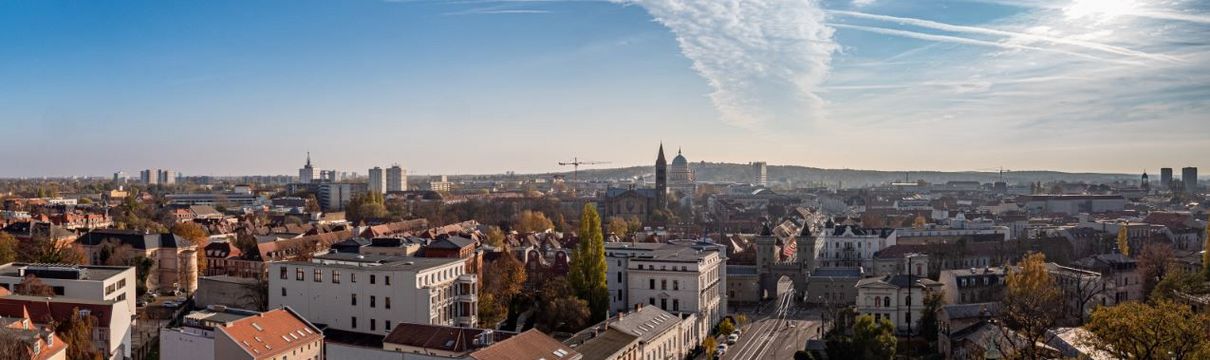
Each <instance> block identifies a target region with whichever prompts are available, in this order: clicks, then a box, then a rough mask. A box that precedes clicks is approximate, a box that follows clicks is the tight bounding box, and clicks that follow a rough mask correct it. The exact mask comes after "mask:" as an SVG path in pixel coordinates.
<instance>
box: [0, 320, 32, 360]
mask: <svg viewBox="0 0 1210 360" xmlns="http://www.w3.org/2000/svg"><path fill="white" fill-rule="evenodd" d="M20 331H21V330H19V329H13V328H5V327H0V354H4V356H2V358H4V359H6V360H30V359H32V357H31V354H33V349H31V348H30V347H29V345H28V344H29V343H27V342H26V340H27V339H28V338H27V337H26V336H25V335H24V334H21V333H20Z"/></svg>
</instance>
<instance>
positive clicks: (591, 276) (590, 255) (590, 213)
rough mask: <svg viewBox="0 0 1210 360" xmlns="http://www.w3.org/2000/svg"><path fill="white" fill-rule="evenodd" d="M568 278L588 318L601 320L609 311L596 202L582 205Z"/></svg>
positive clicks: (602, 243)
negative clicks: (578, 235)
mask: <svg viewBox="0 0 1210 360" xmlns="http://www.w3.org/2000/svg"><path fill="white" fill-rule="evenodd" d="M570 265H571V269H570V273H569V274H568V279H569V280H570V281H571V287H572V288H573V289H575V292H576V296H578V297H579V298H581V299H584V300H587V301H588V308H589V309H591V311H592V318H591V319H592V321H593V322H597V321H601V320H605V317H606V315H607V314H608V312H609V288H608V287H607V285H606V281H607V278H606V276H605V272H606V270H607V269H608V268H607V266H606V264H605V238H604V236H603V235H602V234H601V217H600V216H599V215H597V207H596V204H592V203H588V204H584V211H583V213H582V215H581V216H580V243H579V245H577V246H576V250H575V251H574V252H573V253H572V255H571V264H570Z"/></svg>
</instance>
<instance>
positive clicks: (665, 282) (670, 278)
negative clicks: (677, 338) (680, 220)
mask: <svg viewBox="0 0 1210 360" xmlns="http://www.w3.org/2000/svg"><path fill="white" fill-rule="evenodd" d="M605 254H606V264H607V271H606V275H607V277H608V279H607V286H608V289H609V294H610V309H611V310H612V311H614V312H620V311H626V310H627V309H630V308H632V307H634V306H635V305H639V304H644V305H647V306H652V307H658V308H660V309H662V310H664V311H667V312H670V313H673V314H694V315H696V318H697V324H695V326H694V333H695V335H694V336H695V337H698V338H702V337H705V336H706V334H707V333H708V332H709V331H710V329H711V328H713V327H714V325H716V324H718V322H719V321H722V317H723V313H724V312H725V311H726V308H727V304H726V301H727V299H726V296H725V295H726V294H727V282H726V281H725V279H726V278H727V274H726V272H727V270H726V269H727V266H726V255H725V248H723V247H722V246H720V245H717V244H714V243H710V242H691V241H685V242H675V241H673V242H668V243H606V244H605Z"/></svg>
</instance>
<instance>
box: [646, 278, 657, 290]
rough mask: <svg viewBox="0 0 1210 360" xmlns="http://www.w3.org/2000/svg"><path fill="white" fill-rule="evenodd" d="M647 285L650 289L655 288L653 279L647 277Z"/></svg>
mask: <svg viewBox="0 0 1210 360" xmlns="http://www.w3.org/2000/svg"><path fill="white" fill-rule="evenodd" d="M647 286H648V288H649V289H651V290H655V279H647Z"/></svg>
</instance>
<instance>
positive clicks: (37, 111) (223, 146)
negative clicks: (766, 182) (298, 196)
mask: <svg viewBox="0 0 1210 360" xmlns="http://www.w3.org/2000/svg"><path fill="white" fill-rule="evenodd" d="M675 4H676V3H675V2H671V1H659V0H636V1H616V2H610V1H520V0H489V1H348V2H328V1H303V2H290V3H285V2H261V3H245V2H212V3H207V4H205V5H204V6H203V5H201V4H195V3H188V2H177V1H167V2H159V1H157V2H147V1H128V2H117V3H113V2H109V3H71V2H60V1H41V2H2V3H0V30H3V31H0V43H4V44H6V45H9V46H5V47H2V48H0V76H3V77H4V78H6V79H8V80H7V81H6V82H5V83H4V84H3V85H0V119H4V120H3V122H4V124H5V128H6V129H7V130H8V131H7V133H9V134H19V136H9V137H6V139H5V140H4V141H5V143H6V148H7V149H9V150H10V151H5V152H3V153H0V161H2V162H4V163H6V164H8V166H6V167H5V169H4V170H2V171H0V177H37V176H71V175H91V176H105V175H106V174H111V173H112V172H114V171H118V170H121V171H126V172H127V173H128V174H135V173H137V171H139V170H142V169H147V168H165V169H173V170H174V171H179V172H181V173H184V174H187V175H243V174H286V175H288V174H295V173H296V171H297V168H298V167H299V166H300V165H301V164H302V162H303V160H304V159H303V157H304V155H303V154H304V153H305V152H306V151H311V152H312V153H313V154H315V158H316V159H315V162H316V164H317V165H316V166H317V167H319V168H323V169H337V170H342V171H350V172H358V173H359V174H364V173H365V172H366V170H367V169H369V168H371V167H374V166H388V165H390V164H393V163H400V164H401V165H403V167H404V168H406V169H408V172H409V173H410V174H496V173H504V172H507V171H516V172H518V173H544V172H563V171H566V170H570V169H566V168H563V167H560V166H558V165H557V162H559V161H567V160H569V159H572V158H573V157H579V158H581V159H591V160H599V161H610V162H612V163H613V164H612V165H608V166H607V167H622V166H640V165H645V164H648V163H650V161H651V159H652V158H653V157H654V151H653V150H652V149H654V148H655V146H656V144H658V143H660V142H661V141H662V142H663V143H664V144H665V145H666V146H669V147H670V148H673V149H675V148H677V147H680V148H683V149H684V151H685V156H686V157H688V158H689V160H690V162H691V163H692V162H697V161H711V162H731V163H747V162H750V161H767V162H769V163H770V164H771V165H782V164H793V165H801V166H809V167H818V168H829V169H837V168H850V169H870V170H887V171H900V170H941V171H960V170H975V169H990V168H997V167H1000V166H1003V167H1005V168H1010V169H1019V170H1056V171H1067V172H1108V173H1126V174H1134V173H1140V172H1142V171H1144V170H1146V171H1148V173H1152V174H1153V176H1154V173H1155V172H1158V169H1159V168H1160V167H1173V168H1178V169H1179V168H1181V167H1185V166H1195V167H1201V168H1206V167H1210V163H1207V162H1206V160H1205V158H1204V154H1206V153H1210V139H1207V138H1206V136H1205V135H1207V134H1210V122H1207V121H1205V116H1204V114H1206V113H1208V111H1207V110H1210V96H1208V95H1210V88H1208V87H1206V86H1204V84H1206V83H1207V80H1210V78H1208V77H1210V75H1208V74H1210V61H1208V60H1210V45H1208V44H1207V43H1206V42H1205V39H1204V34H1206V33H1207V30H1210V17H1207V16H1206V15H1204V14H1205V13H1206V12H1207V5H1206V4H1198V3H1196V2H1165V3H1162V4H1161V3H1152V2H1147V1H1128V0H1113V1H1087V0H1082V1H1065V2H1058V3H1055V2H1042V1H1019V2H1006V1H994V0H968V1H946V2H937V3H927V4H921V3H901V2H889V1H877V0H875V1H870V0H861V1H822V2H804V1H778V0H764V1H756V2H753V3H752V4H750V5H753V6H749V7H746V8H745V11H730V10H729V9H731V8H727V7H726V6H720V7H711V6H706V5H700V4H691V5H684V4H681V5H675ZM718 4H723V5H726V4H728V2H721V3H718ZM755 5H760V6H755ZM770 14H777V15H779V16H770ZM732 23H735V24H743V26H727V24H732ZM1006 109H1011V111H1006ZM589 139H591V140H595V141H591V140H590V141H585V140H589ZM501 140H503V141H501ZM892 150H893V151H892ZM31 154H37V155H38V156H40V157H42V158H44V159H46V160H45V161H30V160H28V159H30V157H31ZM484 154H490V155H486V156H485V155H484ZM1199 155H1203V156H1199Z"/></svg>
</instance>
